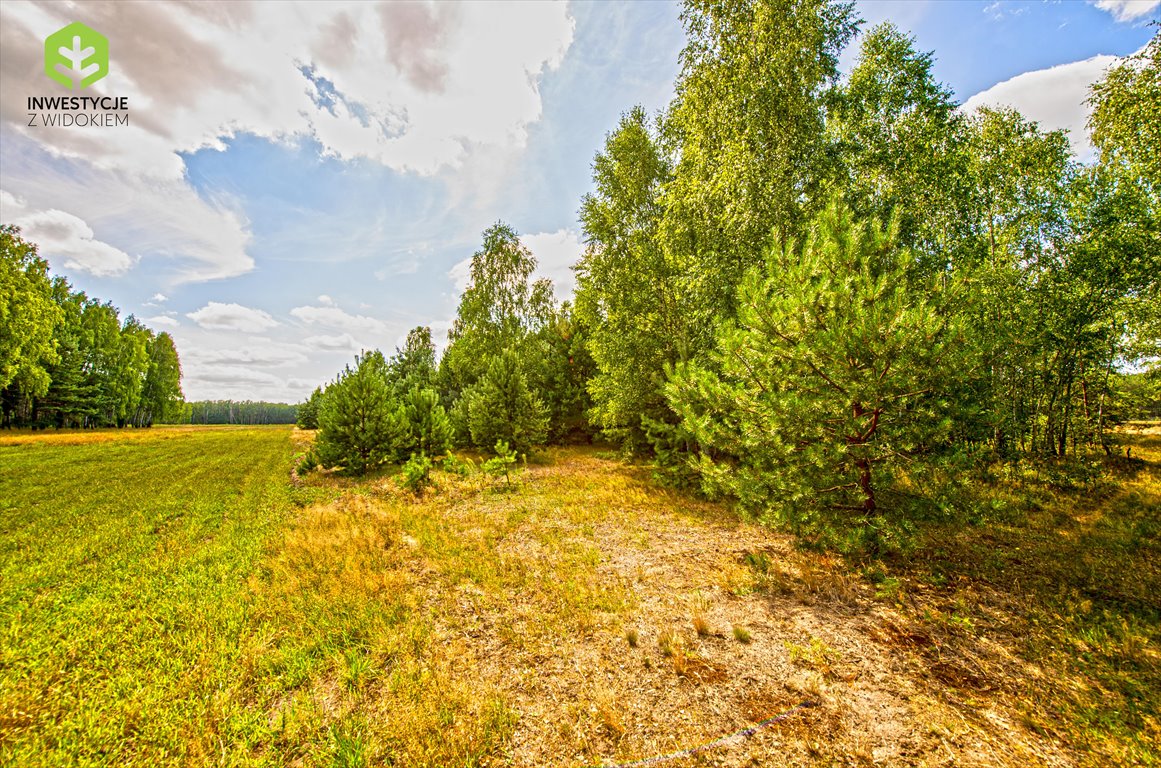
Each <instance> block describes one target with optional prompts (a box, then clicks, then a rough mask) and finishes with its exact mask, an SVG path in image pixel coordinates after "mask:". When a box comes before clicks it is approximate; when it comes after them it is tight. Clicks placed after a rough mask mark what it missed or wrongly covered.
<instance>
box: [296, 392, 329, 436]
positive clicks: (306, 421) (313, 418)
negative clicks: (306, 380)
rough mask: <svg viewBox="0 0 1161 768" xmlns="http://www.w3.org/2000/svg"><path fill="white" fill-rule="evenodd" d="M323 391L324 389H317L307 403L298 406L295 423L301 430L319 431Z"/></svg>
mask: <svg viewBox="0 0 1161 768" xmlns="http://www.w3.org/2000/svg"><path fill="white" fill-rule="evenodd" d="M322 401H323V389H322V387H315V388H314V392H311V393H310V397H308V398H307V399H306V402H304V403H302V405H300V406H298V413H297V415H296V418H295V423H296V424H298V426H299V428H300V429H318V412H319V408H320V407H322Z"/></svg>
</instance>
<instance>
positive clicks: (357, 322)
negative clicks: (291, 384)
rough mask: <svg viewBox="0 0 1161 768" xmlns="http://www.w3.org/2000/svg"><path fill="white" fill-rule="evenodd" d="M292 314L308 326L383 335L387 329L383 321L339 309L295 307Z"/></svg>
mask: <svg viewBox="0 0 1161 768" xmlns="http://www.w3.org/2000/svg"><path fill="white" fill-rule="evenodd" d="M290 314H291V315H293V316H294V317H297V318H298V319H299V320H301V321H302V322H304V323H306V324H307V325H321V326H323V327H326V328H337V329H340V330H344V331H356V332H357V331H364V332H365V331H370V332H373V333H382V332H383V331H385V330H386V329H387V326H386V324H385V323H384V322H383V321H382V320H377V319H375V318H373V317H367V316H366V315H352V314H349V313H347V312H346V311H344V310H342V309H339V308H338V307H295V308H294V309H292V310H290Z"/></svg>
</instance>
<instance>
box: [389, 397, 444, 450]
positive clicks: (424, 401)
mask: <svg viewBox="0 0 1161 768" xmlns="http://www.w3.org/2000/svg"><path fill="white" fill-rule="evenodd" d="M397 418H398V420H399V423H400V426H401V440H400V443H399V448H398V450H397V453H396V457H397V458H398V459H399V460H400V461H404V460H406V459H407V457H409V456H411V455H412V454H422V455H425V456H439V455H441V454H443V453H444V452H446V451H447V448H448V445H449V444H450V443H451V429H452V428H451V422H449V421H448V418H447V412H446V411H445V410H444V408H443V406H442V405H440V403H439V393H438V392H436V391H435V390H434V389H431V388H427V387H418V386H417V387H412V388H411V390H410V391H408V393H407V394H406V395H404V396H403V400H402V402H401V403H400V405H399V410H398V412H397Z"/></svg>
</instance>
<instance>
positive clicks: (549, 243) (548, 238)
mask: <svg viewBox="0 0 1161 768" xmlns="http://www.w3.org/2000/svg"><path fill="white" fill-rule="evenodd" d="M520 240H521V242H523V243H524V245H526V246H528V249H529V250H530V251H532V255H533V256H535V257H536V261H537V270H536V272H537V276H539V277H547V278H548V279H550V280H552V284H553V287H554V288H555V293H556V297H557V298H558V299H562V300H563V299H567V298H569V297H571V296H572V293H573V290H574V289H575V288H576V276H575V275H574V274H573V271H572V266H573V265H574V264H576V263H577V261H579V260H580V257H581V254H583V253H584V245H583V244H582V243H581V242H580V239H579V238H578V237H577V233H576V232H574V231H573V230H571V229H559V230H557V231H556V232H540V233H538V234H535V235H523V236H522V237H521V238H520ZM456 266H459V265H458V264H457V265H456ZM453 269H454V268H453Z"/></svg>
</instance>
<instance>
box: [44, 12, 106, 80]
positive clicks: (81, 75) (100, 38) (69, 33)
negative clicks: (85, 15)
mask: <svg viewBox="0 0 1161 768" xmlns="http://www.w3.org/2000/svg"><path fill="white" fill-rule="evenodd" d="M44 74H46V75H48V76H49V77H51V78H52V79H53V80H56V81H57V82H58V83H60V84H61V85H65V86H68V87H69V88H72V89H74V90H76V89H77V88H87V87H89V86H90V85H92V84H93V83H95V82H97V81H98V80H100V79H101V78H102V77H104V76H105V75H107V74H109V40H108V38H106V37H105V36H104V35H102V34H101V33H100V32H98V31H97V30H95V29H89V28H88V27H86V26H85V25H84V24H81V23H80V22H79V21H78V22H73V23H72V24H69V25H68V26H67V27H63V28H62V29H58V30H57V31H56V32H53V33H52V34H51V35H49V36H48V37H46V38H45V39H44Z"/></svg>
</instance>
